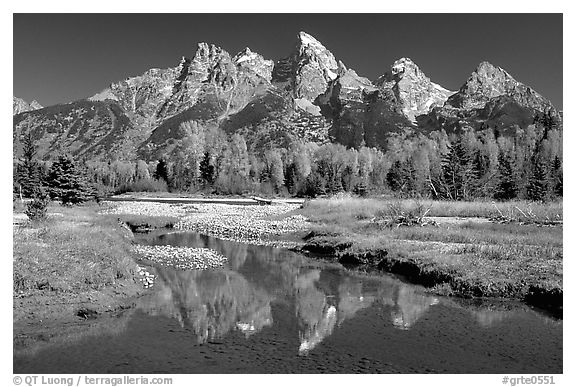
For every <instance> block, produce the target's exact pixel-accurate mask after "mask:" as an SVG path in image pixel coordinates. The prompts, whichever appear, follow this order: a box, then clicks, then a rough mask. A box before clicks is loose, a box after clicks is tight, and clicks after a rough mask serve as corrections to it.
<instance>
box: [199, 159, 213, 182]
mask: <svg viewBox="0 0 576 387" xmlns="http://www.w3.org/2000/svg"><path fill="white" fill-rule="evenodd" d="M200 176H201V177H202V180H204V182H205V183H206V184H208V185H209V186H211V185H212V184H214V166H213V165H212V164H211V163H210V153H209V152H204V157H203V158H202V161H201V162H200Z"/></svg>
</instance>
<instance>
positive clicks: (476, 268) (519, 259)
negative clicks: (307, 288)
mask: <svg viewBox="0 0 576 387" xmlns="http://www.w3.org/2000/svg"><path fill="white" fill-rule="evenodd" d="M391 206H392V209H396V211H392V212H393V213H399V214H402V213H403V214H406V212H410V211H413V212H414V214H420V216H421V217H424V215H423V211H422V209H427V210H428V209H429V210H428V212H427V213H426V214H425V215H426V216H434V217H463V218H471V219H470V221H463V222H462V221H459V222H456V223H445V224H439V225H438V227H430V226H426V227H421V226H420V225H415V226H413V227H399V228H397V227H392V228H382V227H379V226H378V224H377V222H374V219H377V218H378V217H379V216H380V217H382V216H383V215H386V214H388V215H387V216H390V207H391ZM300 211H301V213H302V214H303V215H304V216H306V217H308V218H309V219H310V221H312V222H313V223H314V224H315V232H316V236H315V239H312V241H311V242H317V243H318V244H324V245H330V244H332V245H336V244H340V245H343V243H344V242H348V243H349V244H350V247H349V248H348V249H347V251H343V252H342V253H347V252H349V251H352V252H353V251H370V250H375V249H385V250H386V251H387V252H388V258H387V259H390V260H392V261H395V262H409V263H410V265H414V266H416V267H417V269H416V271H417V272H419V273H421V274H422V273H431V272H433V273H436V274H437V277H438V278H439V280H438V282H437V283H435V284H432V285H430V286H431V287H432V288H433V289H436V288H437V289H438V291H441V292H442V293H443V294H468V295H470V294H472V295H484V296H486V295H488V296H498V297H501V296H502V297H520V298H522V297H524V296H526V294H527V292H528V289H529V288H530V286H536V287H539V288H544V289H552V290H554V291H556V290H559V291H560V292H562V258H563V250H562V248H563V239H562V229H563V227H562V226H554V227H542V226H540V225H538V224H523V223H521V222H522V221H523V220H524V219H523V218H527V217H530V218H531V219H537V220H539V221H543V222H544V221H547V220H551V219H556V220H561V219H562V202H554V203H544V204H541V203H529V202H523V201H513V202H505V203H492V202H440V201H429V200H421V201H419V202H415V201H412V200H402V201H397V200H379V199H364V198H355V197H351V196H340V197H336V198H330V199H319V200H313V201H310V202H307V203H306V205H305V206H304V207H303V208H302V209H301V210H300ZM522 212H523V213H524V214H522ZM501 213H502V214H504V215H505V216H506V217H510V218H513V217H516V219H517V220H518V221H519V222H513V223H505V224H499V223H492V222H488V221H484V222H479V221H478V220H477V219H473V218H478V217H483V218H490V217H497V216H499V215H501ZM526 215H528V216H526ZM448 278H449V283H448V282H446V281H448V280H447V279H448ZM560 294H561V293H560Z"/></svg>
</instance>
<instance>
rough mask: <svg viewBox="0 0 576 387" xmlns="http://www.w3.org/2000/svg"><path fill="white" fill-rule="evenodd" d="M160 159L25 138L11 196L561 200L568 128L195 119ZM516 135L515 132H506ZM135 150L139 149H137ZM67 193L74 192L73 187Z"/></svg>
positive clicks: (540, 121) (542, 120)
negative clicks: (307, 133) (379, 133)
mask: <svg viewBox="0 0 576 387" xmlns="http://www.w3.org/2000/svg"><path fill="white" fill-rule="evenodd" d="M179 132H180V133H181V134H182V135H181V138H180V139H179V140H174V139H169V141H168V144H167V145H166V146H165V147H164V148H163V150H164V151H163V153H162V154H160V155H159V156H158V157H157V159H156V160H153V161H146V160H144V159H138V158H137V157H134V158H133V159H128V160H121V159H117V160H109V161H106V162H103V161H94V160H76V159H74V158H73V157H72V156H70V155H65V154H62V155H59V156H58V157H57V159H56V160H54V161H41V160H40V158H38V157H37V156H36V154H35V148H34V140H33V139H32V138H31V137H30V136H27V137H26V138H24V139H23V149H24V152H23V155H22V157H21V158H20V159H19V160H16V161H15V163H14V193H15V194H16V195H23V196H26V197H32V196H35V194H34V192H35V191H37V190H38V187H40V188H41V189H42V190H43V191H46V192H47V193H48V194H49V195H50V197H51V198H52V199H56V198H61V197H62V195H63V190H66V189H67V187H68V188H69V189H71V190H72V192H76V194H73V195H72V197H71V198H67V199H64V200H63V201H67V202H72V203H73V202H75V201H78V200H79V201H83V200H85V199H87V198H90V197H105V196H106V195H110V194H114V193H116V194H118V193H123V192H129V191H131V192H142V191H151V192H160V191H169V192H176V193H190V194H209V195H210V194H213V195H243V194H259V195H266V196H296V197H317V196H321V195H326V194H335V193H338V192H350V193H354V194H357V195H360V196H366V195H381V194H389V195H394V196H397V197H404V198H431V199H440V200H442V199H446V200H467V201H469V200H475V199H480V198H484V199H494V200H510V199H516V198H517V199H527V200H533V201H548V200H553V199H555V198H558V197H562V190H563V187H562V184H563V178H562V168H563V166H562V128H561V126H560V125H558V124H557V123H555V122H553V121H551V120H549V119H546V117H545V116H544V117H539V118H538V117H537V119H535V120H534V123H533V124H531V125H529V126H528V127H527V128H526V129H521V128H520V127H518V126H516V127H515V128H512V130H510V129H509V130H507V135H502V134H501V133H500V131H498V130H495V129H493V128H486V129H483V130H473V129H471V128H470V129H464V130H462V131H461V132H459V133H458V134H454V133H451V134H447V133H446V132H445V131H432V132H429V133H415V132H413V131H410V130H404V132H402V133H396V134H391V135H389V138H388V143H387V146H386V149H385V150H382V149H376V148H368V147H366V146H360V147H359V148H358V149H353V148H348V149H347V148H346V147H345V146H343V145H341V144H336V143H330V142H325V143H318V142H314V141H306V140H305V139H303V136H301V135H300V133H291V132H290V131H289V130H286V127H283V126H282V125H278V123H276V122H264V123H261V124H259V125H258V126H254V127H252V128H249V129H245V130H242V131H240V132H236V133H226V132H225V131H224V130H222V129H220V128H219V127H217V126H215V125H202V124H199V123H198V122H195V121H188V122H184V123H182V124H181V125H180V127H179ZM510 132H512V133H513V135H509V134H510ZM131 153H134V152H131ZM67 192H68V191H67Z"/></svg>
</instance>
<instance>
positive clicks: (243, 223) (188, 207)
mask: <svg viewBox="0 0 576 387" xmlns="http://www.w3.org/2000/svg"><path fill="white" fill-rule="evenodd" d="M107 204H108V206H109V208H107V209H106V210H104V211H103V212H104V213H108V214H132V215H149V216H175V217H178V218H179V219H180V221H179V222H177V223H176V224H175V225H174V228H175V229H177V230H181V231H194V232H198V233H201V234H204V235H208V236H212V237H216V238H220V239H225V240H231V241H235V242H241V243H250V244H257V245H272V246H277V247H289V246H291V244H290V243H289V242H285V241H278V240H273V239H271V238H274V237H277V236H280V235H283V234H289V233H293V232H298V231H302V230H306V229H309V228H310V227H309V224H308V221H307V219H306V218H305V217H304V216H302V215H300V214H295V215H291V216H286V214H288V213H290V212H291V211H294V210H296V209H298V208H299V207H300V205H299V204H285V203H283V204H273V205H267V206H243V205H231V204H217V203H200V204H198V203H195V204H193V205H192V204H170V203H150V202H107Z"/></svg>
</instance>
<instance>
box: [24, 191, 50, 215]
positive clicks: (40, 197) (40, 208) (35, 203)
mask: <svg viewBox="0 0 576 387" xmlns="http://www.w3.org/2000/svg"><path fill="white" fill-rule="evenodd" d="M48 203H50V198H49V197H48V195H46V194H45V193H38V194H36V196H35V197H34V200H32V201H31V202H29V203H28V204H27V205H26V211H25V212H24V213H25V214H26V215H27V216H28V218H30V220H43V219H46V211H47V210H48Z"/></svg>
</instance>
